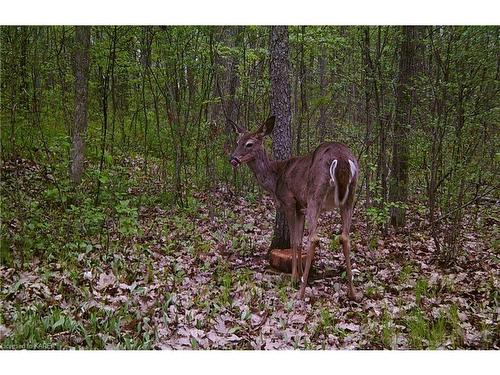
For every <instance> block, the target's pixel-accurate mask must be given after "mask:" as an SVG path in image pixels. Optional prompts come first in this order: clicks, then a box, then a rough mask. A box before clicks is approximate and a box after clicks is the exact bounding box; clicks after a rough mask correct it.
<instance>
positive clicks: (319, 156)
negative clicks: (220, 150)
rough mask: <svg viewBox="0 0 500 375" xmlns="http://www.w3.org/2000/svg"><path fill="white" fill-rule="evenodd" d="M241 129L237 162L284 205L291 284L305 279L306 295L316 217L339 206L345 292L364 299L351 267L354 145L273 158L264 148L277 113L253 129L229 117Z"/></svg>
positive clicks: (281, 207) (300, 296) (328, 145)
mask: <svg viewBox="0 0 500 375" xmlns="http://www.w3.org/2000/svg"><path fill="white" fill-rule="evenodd" d="M227 120H228V122H229V123H230V124H231V126H232V128H233V130H234V131H235V132H236V134H237V145H236V148H235V150H234V152H233V153H232V154H231V155H230V157H229V162H230V163H231V165H232V166H233V168H235V169H236V168H238V167H239V166H240V165H241V164H246V165H247V166H248V167H249V168H250V169H251V171H252V172H253V174H254V176H255V178H256V179H257V181H258V183H259V184H260V186H262V188H263V189H264V190H266V191H268V192H269V193H270V194H271V196H272V198H273V200H274V202H275V206H276V209H278V210H281V211H282V212H283V213H284V215H285V218H286V220H287V223H288V228H289V234H290V246H291V249H292V284H294V285H297V284H298V282H299V280H300V282H301V284H300V289H299V292H298V295H297V297H298V299H303V298H304V294H305V289H306V286H307V279H308V276H309V271H310V269H311V264H312V263H313V258H314V254H315V250H316V247H317V245H318V243H319V237H318V234H317V231H318V219H319V216H320V214H321V212H324V211H329V210H332V209H334V208H340V216H341V220H342V234H341V235H340V237H339V242H340V244H341V245H342V250H343V253H344V258H345V262H346V274H347V284H348V285H347V286H348V289H347V296H348V298H349V299H350V300H354V301H360V300H361V298H362V293H358V292H356V290H355V288H354V285H353V280H352V270H351V260H350V248H351V244H350V240H349V232H350V229H351V220H352V214H353V206H354V199H355V194H356V183H357V179H358V171H359V165H358V162H357V160H356V157H355V156H354V155H353V153H352V151H351V150H350V149H349V148H348V147H347V146H346V145H344V144H342V143H338V142H325V143H322V144H321V145H319V146H318V147H317V148H316V149H315V150H314V151H313V152H312V153H309V154H307V155H305V156H300V157H292V158H289V159H286V160H270V159H269V156H268V154H267V152H266V150H265V148H264V145H263V141H264V138H265V137H266V136H268V135H270V134H271V133H272V131H273V128H274V123H275V116H270V117H269V118H268V119H267V120H266V121H265V122H263V123H262V124H261V125H260V127H259V128H258V129H257V130H256V131H255V132H249V131H247V130H246V129H245V128H244V127H242V126H240V125H238V124H237V123H235V122H234V121H232V120H230V119H229V118H228V119H227ZM305 220H306V221H307V223H308V229H309V238H308V244H307V253H306V265H305V268H303V265H302V241H303V234H304V221H305Z"/></svg>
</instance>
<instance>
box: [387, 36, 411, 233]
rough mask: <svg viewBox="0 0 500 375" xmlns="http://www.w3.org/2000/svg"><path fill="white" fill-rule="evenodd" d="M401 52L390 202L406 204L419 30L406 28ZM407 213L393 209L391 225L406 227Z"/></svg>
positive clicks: (400, 208) (399, 208)
mask: <svg viewBox="0 0 500 375" xmlns="http://www.w3.org/2000/svg"><path fill="white" fill-rule="evenodd" d="M402 31H403V40H402V42H401V47H400V51H399V74H398V82H397V86H396V116H395V121H394V135H393V144H392V173H391V181H390V185H389V201H390V202H403V203H406V201H407V199H408V154H409V150H408V133H409V131H410V125H411V122H412V97H413V95H412V91H413V90H412V88H411V85H412V80H413V74H414V60H415V35H416V27H415V26H403V30H402ZM405 216H406V215H405V209H404V208H403V207H392V208H391V224H392V225H393V226H395V227H402V226H404V225H405V219H406V218H405Z"/></svg>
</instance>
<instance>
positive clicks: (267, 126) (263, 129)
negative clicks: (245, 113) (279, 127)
mask: <svg viewBox="0 0 500 375" xmlns="http://www.w3.org/2000/svg"><path fill="white" fill-rule="evenodd" d="M275 120H276V117H274V116H270V117H269V118H268V119H267V120H266V121H265V122H264V123H263V124H262V125H261V126H260V128H259V130H257V133H258V134H259V135H260V136H262V137H265V136H266V135H269V134H271V133H272V132H273V128H274V121H275Z"/></svg>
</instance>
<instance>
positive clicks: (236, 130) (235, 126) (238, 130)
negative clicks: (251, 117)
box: [227, 118, 246, 135]
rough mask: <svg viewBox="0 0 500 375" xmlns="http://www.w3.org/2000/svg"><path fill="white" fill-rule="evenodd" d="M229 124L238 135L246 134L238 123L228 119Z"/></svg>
mask: <svg viewBox="0 0 500 375" xmlns="http://www.w3.org/2000/svg"><path fill="white" fill-rule="evenodd" d="M227 122H229V123H230V124H231V127H232V128H233V130H234V131H235V132H236V134H238V135H242V134H244V133H245V132H246V131H245V129H243V128H242V127H241V126H239V125H238V124H237V123H235V122H234V121H233V120H231V119H229V118H228V119H227Z"/></svg>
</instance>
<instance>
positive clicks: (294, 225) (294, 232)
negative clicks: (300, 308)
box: [286, 208, 300, 285]
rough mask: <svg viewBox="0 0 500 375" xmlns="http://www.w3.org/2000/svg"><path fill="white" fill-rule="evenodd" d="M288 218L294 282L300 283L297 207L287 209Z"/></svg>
mask: <svg viewBox="0 0 500 375" xmlns="http://www.w3.org/2000/svg"><path fill="white" fill-rule="evenodd" d="M286 219H287V222H288V229H289V231H290V233H289V234H290V247H291V248H292V284H295V285H296V284H298V282H299V280H300V275H299V268H298V258H299V257H300V255H299V251H300V242H299V240H298V230H299V224H300V223H299V222H298V218H297V214H296V212H295V208H290V209H287V210H286Z"/></svg>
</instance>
